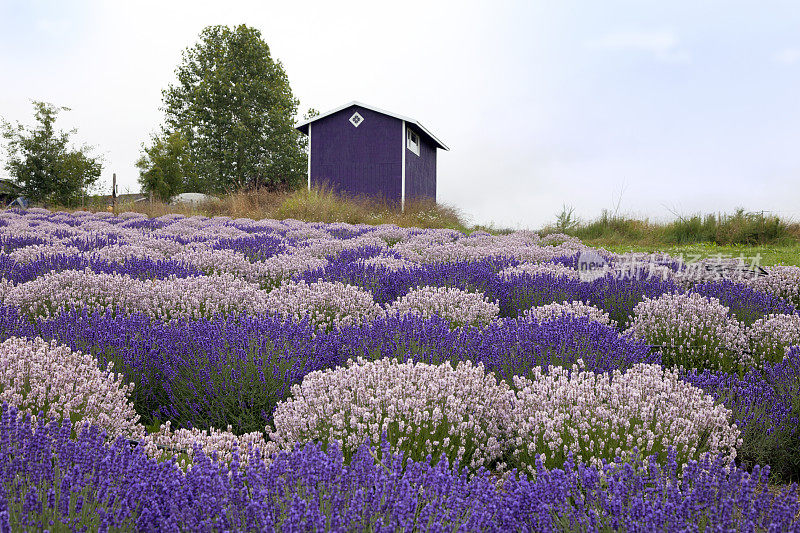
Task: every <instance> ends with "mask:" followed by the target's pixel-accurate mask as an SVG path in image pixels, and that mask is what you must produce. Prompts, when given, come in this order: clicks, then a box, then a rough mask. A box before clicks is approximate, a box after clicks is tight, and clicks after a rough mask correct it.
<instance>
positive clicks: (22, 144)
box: [2, 101, 103, 206]
mask: <svg viewBox="0 0 800 533" xmlns="http://www.w3.org/2000/svg"><path fill="white" fill-rule="evenodd" d="M33 106H34V109H35V113H34V118H35V119H36V123H37V125H36V126H35V127H34V128H26V127H25V126H23V125H22V124H20V123H17V124H16V126H15V125H12V124H11V123H9V122H7V121H5V120H3V123H2V134H3V137H4V138H5V139H6V141H7V146H6V151H7V152H8V159H7V160H6V164H5V168H6V170H7V171H8V172H9V174H11V177H12V178H13V179H14V181H15V182H16V183H17V184H19V185H20V186H22V189H23V194H24V195H25V196H26V197H27V198H28V199H29V200H31V201H33V202H44V203H48V204H57V205H66V206H69V205H75V204H77V203H78V201H79V200H80V197H81V194H84V193H85V192H86V191H87V190H88V189H89V188H90V187H91V186H92V185H94V184H95V182H97V180H98V178H99V177H100V173H101V172H102V170H103V164H102V160H101V158H100V157H92V156H90V155H89V154H88V152H89V151H90V150H91V148H90V147H86V146H81V147H78V148H74V147H71V146H70V136H71V135H73V134H74V133H76V130H74V129H73V130H70V131H67V132H65V131H56V128H55V121H56V117H57V116H58V114H59V113H60V112H62V111H69V108H67V107H56V106H54V105H52V104H49V103H47V102H38V101H34V102H33Z"/></svg>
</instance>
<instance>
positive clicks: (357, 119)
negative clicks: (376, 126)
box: [350, 111, 364, 128]
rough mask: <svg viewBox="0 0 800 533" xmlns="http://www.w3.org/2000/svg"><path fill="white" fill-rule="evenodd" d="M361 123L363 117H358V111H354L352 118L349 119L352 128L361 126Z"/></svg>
mask: <svg viewBox="0 0 800 533" xmlns="http://www.w3.org/2000/svg"><path fill="white" fill-rule="evenodd" d="M362 122H364V117H362V116H361V115H359V114H358V111H356V112H355V113H353V116H352V117H350V123H351V124H352V125H353V126H355V127H356V128H357V127H358V126H359V124H361V123H362Z"/></svg>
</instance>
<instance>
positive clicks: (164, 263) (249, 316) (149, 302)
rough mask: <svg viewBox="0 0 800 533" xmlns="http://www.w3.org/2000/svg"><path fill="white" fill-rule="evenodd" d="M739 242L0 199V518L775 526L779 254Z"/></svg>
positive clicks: (500, 527) (799, 370)
mask: <svg viewBox="0 0 800 533" xmlns="http://www.w3.org/2000/svg"><path fill="white" fill-rule="evenodd" d="M587 257H596V258H600V259H601V261H600V263H601V264H600V265H599V266H597V268H596V269H595V270H593V271H592V272H586V271H582V270H581V267H582V266H584V264H585V260H586V258H587ZM741 267H742V265H741V264H739V263H737V262H736V261H733V260H730V261H715V260H704V261H703V262H700V263H693V264H684V263H683V262H682V261H680V260H679V258H674V257H669V256H659V257H653V256H648V255H645V254H626V255H620V254H616V253H611V252H607V251H605V250H601V249H591V248H589V247H587V246H585V245H583V244H582V243H581V242H580V241H579V240H577V239H575V238H573V237H567V236H565V235H549V236H547V237H544V238H542V237H540V236H539V235H537V234H536V233H533V232H527V231H518V232H515V233H512V234H509V235H503V236H492V235H490V234H488V233H485V232H473V233H472V234H469V235H465V234H462V233H459V232H456V231H452V230H422V229H407V228H400V227H397V226H390V225H383V226H368V225H350V224H324V223H304V222H301V221H297V220H291V219H289V220H282V221H278V220H259V221H253V220H250V219H236V220H232V219H229V218H227V217H215V218H206V217H199V216H197V217H183V216H181V215H167V216H162V217H158V218H147V217H145V216H144V215H140V214H137V213H124V214H122V215H120V216H113V215H111V214H110V213H95V214H92V213H87V212H77V213H73V214H67V213H51V212H49V211H46V210H43V209H29V210H27V211H24V212H23V211H3V212H2V213H0V274H1V275H2V279H0V332H2V339H0V341H2V344H0V402H2V420H0V531H9V530H51V531H62V530H64V531H69V530H78V531H80V530H83V531H95V530H100V531H109V530H137V531H323V530H333V531H600V530H603V531H607V530H624V531H800V499H799V498H798V490H797V487H796V485H795V484H794V483H795V482H797V481H800V429H799V428H800V312H798V308H800V267H794V266H773V267H768V268H766V270H765V272H754V271H751V270H749V269H746V268H741Z"/></svg>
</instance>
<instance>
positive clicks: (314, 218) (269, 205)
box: [98, 185, 468, 231]
mask: <svg viewBox="0 0 800 533" xmlns="http://www.w3.org/2000/svg"><path fill="white" fill-rule="evenodd" d="M98 209H100V210H102V209H103V208H102V207H100V206H98ZM127 211H134V212H137V213H143V214H145V215H147V216H150V217H158V216H161V215H166V214H170V213H178V214H182V215H186V216H192V215H205V216H209V217H213V216H229V217H231V218H251V219H253V220H258V219H263V218H273V219H278V220H283V219H287V218H294V219H297V220H303V221H305V222H327V223H330V222H346V223H348V224H371V225H379V224H395V225H397V226H402V227H418V228H451V229H456V230H459V231H465V230H467V228H468V227H467V223H466V221H465V220H464V217H463V215H462V214H461V213H460V212H459V211H458V210H457V209H456V208H454V207H452V206H448V205H443V204H437V203H436V202H433V201H431V200H419V201H415V202H413V203H411V204H408V205H406V209H405V210H404V211H403V210H401V209H400V206H399V205H396V204H393V203H390V202H386V201H383V200H380V199H373V198H366V197H356V196H345V195H341V194H338V193H336V192H335V191H334V190H333V189H332V188H331V187H329V186H325V185H323V186H320V187H313V188H312V189H311V190H309V189H306V188H302V189H297V190H293V191H273V190H268V189H260V190H251V191H236V192H232V193H230V194H227V195H225V196H222V197H221V198H219V199H218V200H217V201H213V202H207V203H203V204H179V205H170V204H166V203H163V202H159V201H153V202H149V201H142V202H135V203H134V202H123V203H119V204H117V213H122V212H127Z"/></svg>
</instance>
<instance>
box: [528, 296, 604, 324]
mask: <svg viewBox="0 0 800 533" xmlns="http://www.w3.org/2000/svg"><path fill="white" fill-rule="evenodd" d="M565 316H574V317H588V318H590V319H591V320H594V321H596V322H599V323H601V324H605V325H606V326H610V325H611V318H610V317H609V316H608V313H606V312H605V311H603V310H602V309H598V308H596V307H594V306H592V305H589V304H585V303H583V302H579V301H573V302H562V303H552V304H547V305H540V306H536V307H531V308H530V309H528V310H526V311H525V312H524V313H523V315H522V318H524V319H526V320H536V321H537V322H547V321H549V320H554V319H557V318H562V317H565Z"/></svg>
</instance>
